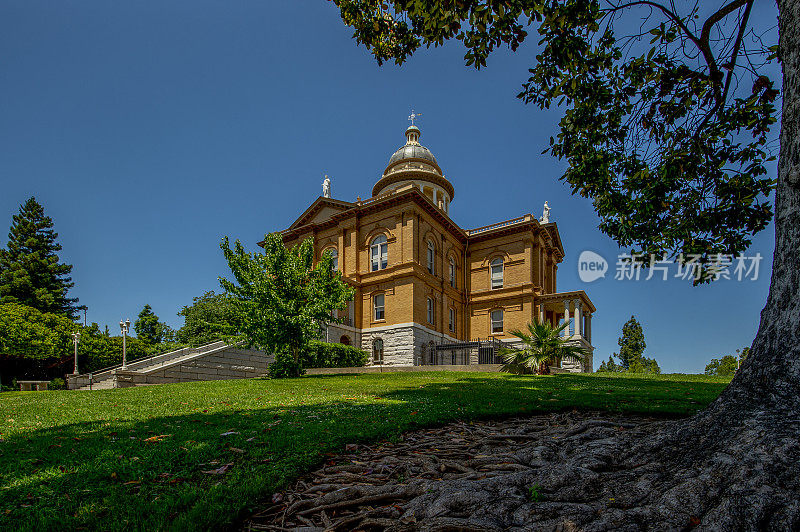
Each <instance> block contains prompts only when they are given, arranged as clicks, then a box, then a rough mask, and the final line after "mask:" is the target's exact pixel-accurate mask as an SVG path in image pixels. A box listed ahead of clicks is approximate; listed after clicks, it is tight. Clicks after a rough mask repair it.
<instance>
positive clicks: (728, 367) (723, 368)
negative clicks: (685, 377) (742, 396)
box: [705, 355, 738, 377]
mask: <svg viewBox="0 0 800 532" xmlns="http://www.w3.org/2000/svg"><path fill="white" fill-rule="evenodd" d="M737 367H738V360H736V357H735V356H733V355H725V356H723V357H721V358H712V359H711V362H709V363H708V364H706V370H705V374H706V375H720V376H722V377H729V376H731V375H733V374H734V373H736V368H737Z"/></svg>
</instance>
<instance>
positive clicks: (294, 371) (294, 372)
mask: <svg viewBox="0 0 800 532" xmlns="http://www.w3.org/2000/svg"><path fill="white" fill-rule="evenodd" d="M305 373H306V370H305V369H303V367H302V366H300V365H298V364H296V363H295V361H294V357H292V355H290V354H289V353H288V352H286V351H281V352H279V353H278V354H277V355H275V361H274V362H272V364H270V365H269V369H268V370H267V375H268V376H269V378H270V379H286V378H290V377H299V376H300V375H305Z"/></svg>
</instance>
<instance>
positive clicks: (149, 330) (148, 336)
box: [133, 305, 163, 344]
mask: <svg viewBox="0 0 800 532" xmlns="http://www.w3.org/2000/svg"><path fill="white" fill-rule="evenodd" d="M133 328H134V330H135V331H136V337H137V338H138V339H139V340H143V341H145V342H147V343H148V344H160V343H161V339H162V333H163V330H162V327H161V324H160V323H159V322H158V316H156V313H155V312H153V309H152V308H151V307H150V305H145V306H144V308H143V309H142V311H141V312H140V313H139V317H138V319H137V320H136V321H135V322H134V324H133Z"/></svg>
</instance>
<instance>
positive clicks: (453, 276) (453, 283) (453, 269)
mask: <svg viewBox="0 0 800 532" xmlns="http://www.w3.org/2000/svg"><path fill="white" fill-rule="evenodd" d="M450 286H452V287H453V288H455V287H456V263H455V262H454V261H453V259H450Z"/></svg>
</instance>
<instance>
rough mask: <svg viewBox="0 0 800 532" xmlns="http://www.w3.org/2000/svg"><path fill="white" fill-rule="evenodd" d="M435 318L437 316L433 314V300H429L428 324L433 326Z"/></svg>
mask: <svg viewBox="0 0 800 532" xmlns="http://www.w3.org/2000/svg"><path fill="white" fill-rule="evenodd" d="M434 318H435V316H434V314H433V299H431V298H428V323H430V324H433V323H434V321H433V320H434Z"/></svg>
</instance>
